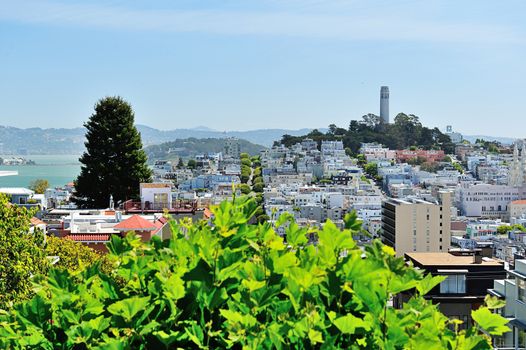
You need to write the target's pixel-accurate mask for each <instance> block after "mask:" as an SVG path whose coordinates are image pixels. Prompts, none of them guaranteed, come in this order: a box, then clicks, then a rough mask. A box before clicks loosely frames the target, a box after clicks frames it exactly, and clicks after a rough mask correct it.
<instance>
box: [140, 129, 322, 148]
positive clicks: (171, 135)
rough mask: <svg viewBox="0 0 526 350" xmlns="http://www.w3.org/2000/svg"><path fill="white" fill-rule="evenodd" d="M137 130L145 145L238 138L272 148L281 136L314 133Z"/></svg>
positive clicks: (302, 130) (262, 130) (259, 130)
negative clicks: (189, 140) (180, 140)
mask: <svg viewBox="0 0 526 350" xmlns="http://www.w3.org/2000/svg"><path fill="white" fill-rule="evenodd" d="M137 129H139V131H140V132H141V135H142V139H143V143H144V144H145V145H151V144H159V143H162V142H169V141H173V140H177V139H186V138H190V137H193V138H197V139H204V138H226V137H237V138H238V139H243V140H247V141H250V142H252V143H255V144H259V145H263V146H266V147H270V146H272V143H273V142H274V141H276V140H279V139H281V136H283V135H285V134H288V135H292V136H299V135H304V134H307V133H309V132H310V131H312V129H299V130H287V129H258V130H249V131H217V130H212V129H208V128H206V127H202V126H201V127H197V128H192V129H173V130H158V129H154V128H150V127H148V126H145V125H137Z"/></svg>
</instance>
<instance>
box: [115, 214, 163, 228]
mask: <svg viewBox="0 0 526 350" xmlns="http://www.w3.org/2000/svg"><path fill="white" fill-rule="evenodd" d="M113 228H114V229H115V230H119V231H155V230H156V229H157V226H156V225H155V224H154V223H153V222H151V221H148V220H146V219H144V218H142V217H140V216H139V215H137V214H135V215H133V216H132V217H130V218H128V219H126V220H124V221H121V222H119V223H118V224H117V225H115V226H113Z"/></svg>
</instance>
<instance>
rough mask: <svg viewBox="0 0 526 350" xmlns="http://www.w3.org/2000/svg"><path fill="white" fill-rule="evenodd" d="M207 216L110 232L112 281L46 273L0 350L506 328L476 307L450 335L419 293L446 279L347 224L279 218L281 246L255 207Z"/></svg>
mask: <svg viewBox="0 0 526 350" xmlns="http://www.w3.org/2000/svg"><path fill="white" fill-rule="evenodd" d="M213 211H214V218H213V220H212V222H211V224H210V223H207V222H204V221H203V222H198V223H196V224H191V223H189V222H187V221H182V222H180V223H175V222H172V223H171V224H172V229H173V237H172V239H171V240H168V241H164V242H162V241H160V240H159V239H158V238H156V237H154V239H153V240H152V241H151V242H150V243H149V244H145V243H142V242H141V240H140V239H139V238H138V237H136V236H135V235H128V236H127V237H126V238H119V237H117V236H113V238H112V241H111V244H110V245H109V249H110V254H109V256H108V258H109V259H110V260H112V261H113V262H114V263H115V266H116V267H115V268H114V270H113V271H111V272H110V273H109V274H106V273H104V272H102V271H101V270H100V269H99V268H98V267H97V266H96V265H93V266H91V267H88V268H87V269H85V270H84V271H82V272H80V273H79V272H75V273H73V274H72V273H71V272H68V271H67V270H56V269H55V270H52V271H51V272H50V274H49V277H48V278H46V279H44V280H42V281H41V282H40V284H39V285H38V286H37V294H36V296H35V297H34V298H33V299H32V300H30V301H27V302H24V303H21V304H19V305H17V306H16V307H15V308H14V309H13V310H11V311H9V312H7V313H4V314H0V348H7V349H9V348H16V349H18V348H28V349H29V348H30V349H87V348H89V349H176V348H177V349H178V348H181V349H190V348H192V349H197V348H199V349H222V348H235V349H241V348H243V349H271V348H276V349H315V348H316V349H335V348H341V349H350V348H352V349H402V348H408V349H475V348H476V349H490V348H491V347H490V343H489V339H488V336H486V335H483V334H480V332H479V330H480V329H484V330H485V331H486V332H488V333H489V334H502V332H504V331H506V329H507V328H506V327H505V326H504V324H505V323H506V320H505V319H503V318H502V317H500V316H498V315H496V314H492V313H491V312H490V311H489V310H488V309H487V308H485V307H483V308H481V309H479V310H477V311H475V312H474V313H473V318H474V319H475V321H477V322H478V326H477V328H474V329H470V330H467V331H464V330H462V331H461V330H458V327H456V329H457V330H456V331H453V330H450V328H449V327H448V326H450V325H456V324H457V322H459V321H449V320H448V319H447V318H446V317H445V316H444V315H442V314H441V313H440V312H439V311H438V309H437V307H436V306H434V305H432V304H431V303H429V302H428V301H426V300H425V299H424V298H423V297H422V296H423V295H424V294H425V293H426V292H428V291H429V290H430V289H431V288H433V286H435V285H436V284H438V283H440V281H442V280H443V279H442V278H441V277H431V276H430V275H427V276H424V275H423V274H422V273H421V272H420V271H417V270H415V269H413V268H412V267H409V266H407V265H406V264H405V263H404V261H403V260H401V259H398V258H396V257H395V256H394V251H393V250H392V249H391V248H389V247H386V246H383V245H382V244H381V243H380V242H378V241H375V242H374V243H373V244H372V245H371V246H369V247H367V248H366V249H365V251H362V250H361V249H360V248H359V247H357V245H356V243H355V242H354V241H353V239H352V232H353V231H354V230H357V229H359V226H360V223H359V222H358V221H357V220H356V217H355V216H352V215H349V216H347V218H346V227H347V229H345V230H343V231H341V230H339V229H338V228H337V227H336V226H335V225H334V224H333V223H331V222H330V221H329V222H327V223H326V224H325V226H324V228H323V229H322V230H317V229H307V228H300V227H298V225H297V224H296V223H294V221H293V220H292V218H291V217H290V216H282V217H280V219H279V220H278V222H277V223H276V225H279V226H281V225H284V227H286V229H285V231H286V243H285V242H284V240H283V238H282V237H280V236H279V235H277V234H276V232H275V231H274V229H273V227H272V226H271V225H270V224H269V223H262V224H258V225H252V224H249V220H250V218H251V217H252V215H253V214H254V213H255V212H256V211H257V204H256V203H255V202H254V200H251V199H247V198H237V199H236V200H235V202H234V203H232V202H223V203H222V204H221V205H220V206H219V207H217V208H215V209H214V210H213ZM307 235H309V236H310V235H317V237H318V240H319V243H318V245H312V244H309V243H308V240H307ZM115 278H119V279H120V283H116V282H115ZM410 289H414V290H415V293H416V294H415V297H413V298H412V299H411V300H410V301H409V302H408V303H407V304H406V305H405V306H404V308H403V309H402V310H396V309H393V308H391V307H389V306H388V301H389V299H390V298H391V297H392V296H393V295H394V294H396V293H399V292H401V291H404V290H410ZM492 306H495V303H493V304H492Z"/></svg>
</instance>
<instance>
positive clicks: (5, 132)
mask: <svg viewBox="0 0 526 350" xmlns="http://www.w3.org/2000/svg"><path fill="white" fill-rule="evenodd" d="M137 129H138V130H139V131H140V133H141V136H142V141H143V145H144V146H150V145H156V144H161V143H164V142H171V141H174V140H178V139H187V138H196V139H207V138H217V139H220V138H226V137H237V138H239V139H244V140H247V141H250V142H252V143H254V144H257V145H263V146H266V147H270V146H271V145H272V143H273V142H274V141H276V140H279V139H281V136H282V135H284V134H289V135H292V136H298V135H304V134H306V133H308V132H310V131H311V130H312V129H299V130H286V129H260V130H250V131H226V132H222V131H217V130H212V129H209V128H207V127H204V126H199V127H196V128H193V129H174V130H158V129H154V128H151V127H148V126H145V125H138V126H137ZM320 130H324V129H320ZM85 132H86V130H85V129H84V128H72V129H64V128H60V129H55V128H50V129H42V128H29V129H20V128H14V127H8V126H0V154H23V153H27V154H80V153H82V152H83V151H84V141H85V138H84V134H85Z"/></svg>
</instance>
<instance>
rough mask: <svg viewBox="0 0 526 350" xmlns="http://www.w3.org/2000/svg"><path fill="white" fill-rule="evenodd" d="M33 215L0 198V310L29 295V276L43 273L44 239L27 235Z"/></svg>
mask: <svg viewBox="0 0 526 350" xmlns="http://www.w3.org/2000/svg"><path fill="white" fill-rule="evenodd" d="M31 217H32V212H29V211H27V210H26V209H25V208H23V207H18V206H16V205H12V204H10V203H9V200H8V198H7V197H6V196H5V195H3V194H0V309H6V308H9V306H10V304H11V303H13V302H18V301H22V300H24V299H26V298H27V297H29V296H30V295H31V294H32V290H33V288H32V276H36V275H38V274H41V273H45V272H46V271H47V268H48V261H47V259H46V254H45V252H44V235H43V233H42V232H40V231H38V230H37V231H35V233H29V227H30V220H31Z"/></svg>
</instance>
